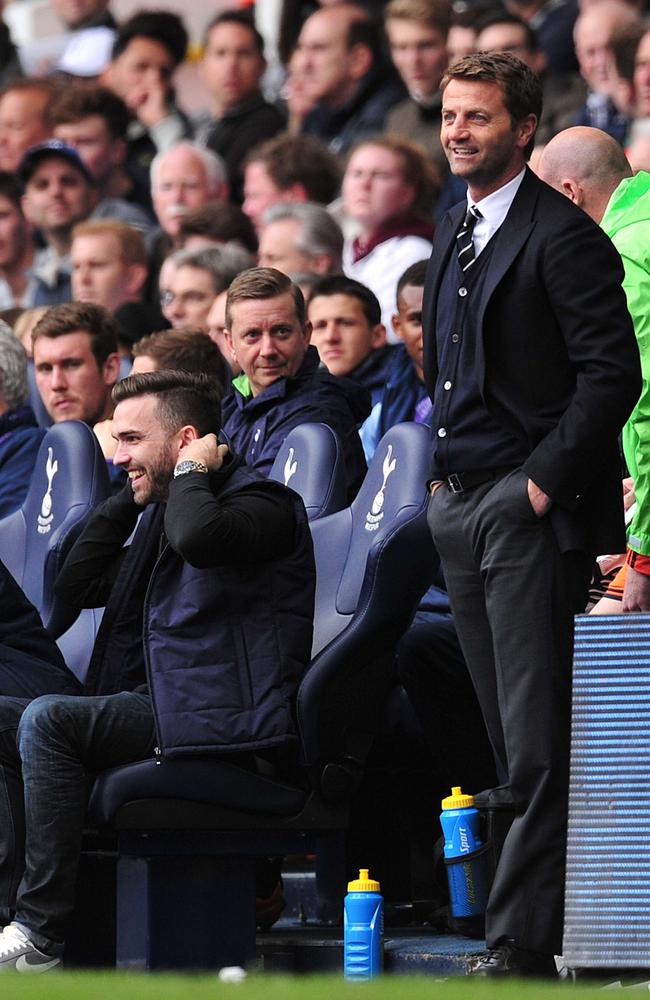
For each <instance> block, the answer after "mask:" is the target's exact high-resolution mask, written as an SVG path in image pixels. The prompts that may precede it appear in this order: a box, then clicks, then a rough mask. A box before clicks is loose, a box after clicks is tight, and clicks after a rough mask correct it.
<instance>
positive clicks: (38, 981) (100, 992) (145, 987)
mask: <svg viewBox="0 0 650 1000" xmlns="http://www.w3.org/2000/svg"><path fill="white" fill-rule="evenodd" d="M648 975H650V973H649V974H648ZM640 978H641V977H639V979H640ZM631 981H632V982H635V981H639V980H634V979H632V980H631ZM605 995H607V994H605ZM619 995H620V994H619V993H618V991H615V992H614V996H615V997H616V996H619ZM629 995H630V994H628V996H629ZM635 995H636V994H635V993H632V996H635ZM563 996H564V997H566V998H567V1000H571V998H575V1000H596V998H599V1000H604V996H603V993H602V992H601V991H600V989H599V987H598V986H597V985H591V986H585V985H582V984H580V985H575V986H574V985H573V984H570V983H567V982H558V983H557V984H555V983H548V984H547V983H540V982H534V983H530V982H522V981H516V982H513V981H512V980H506V981H500V982H493V981H489V980H476V979H468V978H467V977H464V976H458V977H453V978H450V979H447V980H438V979H436V978H435V977H433V976H384V977H382V978H380V979H377V980H375V981H373V982H371V983H347V982H345V980H344V979H343V978H342V977H340V976H333V975H330V976H300V977H298V976H293V977H291V976H276V975H260V974H257V975H252V976H249V978H248V979H247V980H246V981H245V982H243V983H238V984H226V983H220V982H219V981H218V979H217V977H216V975H205V974H203V975H200V976H199V975H197V976H177V975H172V974H167V975H165V974H154V973H149V974H142V975H136V974H133V973H131V974H126V973H118V972H99V973H95V972H56V973H49V974H47V973H46V974H45V975H42V976H27V975H17V974H14V973H6V974H4V975H3V977H2V984H1V986H0V997H1V998H2V1000H394V998H398V1000H464V998H465V997H469V998H472V1000H473V998H476V1000H519V998H522V1000H546V998H550V1000H554V998H558V1000H561V998H562V997H563Z"/></svg>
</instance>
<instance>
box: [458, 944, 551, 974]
mask: <svg viewBox="0 0 650 1000" xmlns="http://www.w3.org/2000/svg"><path fill="white" fill-rule="evenodd" d="M469 974H470V976H533V977H537V978H539V979H549V978H550V979H554V978H557V966H556V964H555V959H554V958H553V956H552V955H545V954H543V953H542V952H539V951H526V950H525V949H524V948H517V946H516V945H515V943H514V941H503V942H502V943H501V944H498V945H495V947H494V948H490V949H489V950H488V951H487V953H486V954H485V955H481V957H480V958H479V959H477V961H476V964H475V965H474V966H473V967H472V968H471V969H470V973H469Z"/></svg>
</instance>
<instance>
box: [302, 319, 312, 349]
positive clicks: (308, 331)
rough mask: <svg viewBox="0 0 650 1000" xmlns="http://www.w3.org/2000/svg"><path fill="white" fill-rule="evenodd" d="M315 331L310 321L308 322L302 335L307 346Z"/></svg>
mask: <svg viewBox="0 0 650 1000" xmlns="http://www.w3.org/2000/svg"><path fill="white" fill-rule="evenodd" d="M313 329H314V327H313V325H312V323H310V321H309V320H307V322H306V323H305V325H304V326H303V328H302V335H303V338H304V340H305V344H306V345H309V341H310V340H311V332H312V330H313Z"/></svg>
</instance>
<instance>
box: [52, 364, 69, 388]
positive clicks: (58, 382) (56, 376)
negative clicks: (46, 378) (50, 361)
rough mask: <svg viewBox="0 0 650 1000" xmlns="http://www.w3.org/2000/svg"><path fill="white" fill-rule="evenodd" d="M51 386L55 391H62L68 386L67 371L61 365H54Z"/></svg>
mask: <svg viewBox="0 0 650 1000" xmlns="http://www.w3.org/2000/svg"><path fill="white" fill-rule="evenodd" d="M51 384H52V388H53V389H61V388H63V387H64V386H65V385H66V379H65V370H64V368H63V367H62V366H61V365H52V375H51Z"/></svg>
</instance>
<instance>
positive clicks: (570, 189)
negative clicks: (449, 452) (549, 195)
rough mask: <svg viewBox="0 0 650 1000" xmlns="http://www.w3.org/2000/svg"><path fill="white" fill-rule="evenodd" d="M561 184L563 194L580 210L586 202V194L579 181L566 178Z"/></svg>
mask: <svg viewBox="0 0 650 1000" xmlns="http://www.w3.org/2000/svg"><path fill="white" fill-rule="evenodd" d="M560 183H561V187H560V190H561V192H562V194H563V195H565V196H566V197H567V198H569V199H570V200H571V201H572V202H573V204H574V205H577V206H578V208H580V207H581V206H582V203H583V202H584V193H583V190H582V187H581V186H580V184H578V182H577V181H574V180H572V179H571V178H570V177H565V178H564V179H563V180H562V181H561V182H560Z"/></svg>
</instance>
